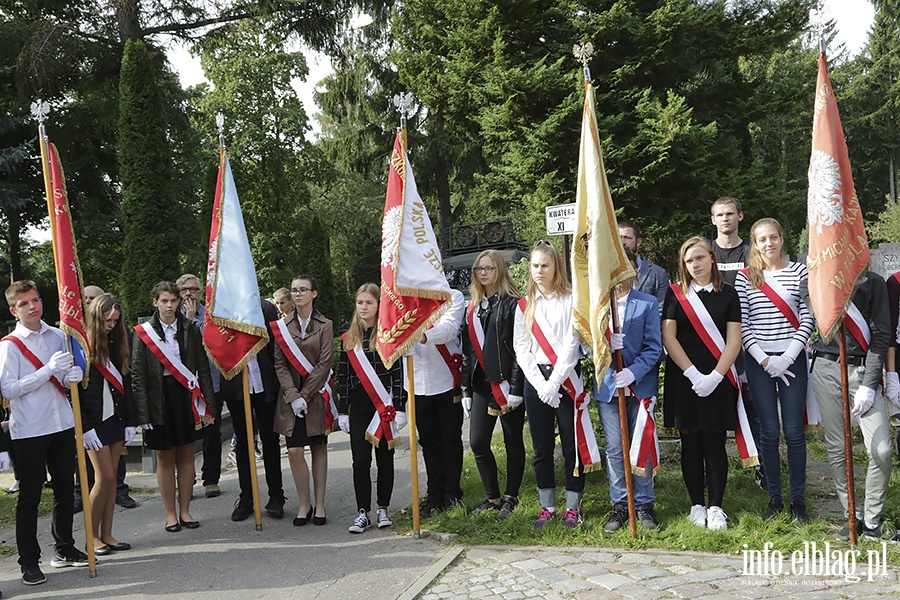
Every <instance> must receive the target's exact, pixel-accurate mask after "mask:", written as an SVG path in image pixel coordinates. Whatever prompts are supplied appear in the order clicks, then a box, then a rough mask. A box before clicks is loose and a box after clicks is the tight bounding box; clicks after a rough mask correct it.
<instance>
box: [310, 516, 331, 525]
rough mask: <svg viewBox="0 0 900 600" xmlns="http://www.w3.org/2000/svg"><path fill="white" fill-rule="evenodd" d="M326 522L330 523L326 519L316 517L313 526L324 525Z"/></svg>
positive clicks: (313, 519)
mask: <svg viewBox="0 0 900 600" xmlns="http://www.w3.org/2000/svg"><path fill="white" fill-rule="evenodd" d="M326 521H328V519H327V518H326V517H315V516H314V517H313V518H312V522H313V525H324V524H325V523H326Z"/></svg>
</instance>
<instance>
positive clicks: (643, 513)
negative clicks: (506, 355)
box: [637, 504, 659, 531]
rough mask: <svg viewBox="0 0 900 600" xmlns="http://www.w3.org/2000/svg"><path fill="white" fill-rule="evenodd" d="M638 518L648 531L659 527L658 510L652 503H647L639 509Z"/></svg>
mask: <svg viewBox="0 0 900 600" xmlns="http://www.w3.org/2000/svg"><path fill="white" fill-rule="evenodd" d="M637 518H638V521H640V522H641V525H643V526H644V529H646V530H647V531H656V530H657V529H659V519H657V518H656V510H654V508H653V505H652V504H645V505H644V506H643V508H641V509H640V510H639V511H638V514H637Z"/></svg>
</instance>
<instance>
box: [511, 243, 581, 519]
mask: <svg viewBox="0 0 900 600" xmlns="http://www.w3.org/2000/svg"><path fill="white" fill-rule="evenodd" d="M529 274H530V277H529V280H528V289H527V292H526V297H525V298H522V299H521V300H519V303H518V310H516V320H515V334H514V348H515V351H516V360H517V361H518V363H519V366H520V367H521V368H522V372H523V373H524V374H525V378H526V383H525V390H524V396H525V409H526V411H527V413H528V423H529V428H530V429H531V442H532V446H533V448H534V472H535V476H536V478H537V486H538V498H539V500H540V504H541V510H540V512H539V513H538V518H537V521H535V523H534V526H533V528H534V529H535V530H540V529H543V528H544V527H545V526H546V525H547V523H549V522H550V521H551V520H552V519H554V518H555V514H556V474H555V469H554V466H553V452H554V449H555V446H556V430H557V426H558V428H559V438H560V442H561V444H562V450H563V457H564V459H565V475H566V511H565V513H564V514H563V517H562V519H563V521H564V522H565V526H566V528H567V529H571V528H574V527H577V526H578V525H579V524H580V523H581V522H582V518H583V517H582V513H581V501H582V496H583V495H584V471H585V466H586V465H585V464H584V463H583V461H579V454H578V452H577V448H576V435H577V430H579V428H580V431H578V433H580V434H581V435H585V434H587V435H588V436H589V439H584V443H585V444H586V445H591V443H592V444H593V446H596V440H595V439H593V433H594V431H593V428H592V427H590V421H589V418H588V423H587V425H588V426H587V427H586V428H585V427H584V424H583V423H582V422H581V421H578V422H577V423H576V420H575V414H576V405H575V403H576V400H578V401H582V402H583V401H584V396H585V390H584V382H583V381H582V379H581V375H580V374H579V373H578V371H577V370H576V368H577V365H578V359H579V357H580V346H579V339H580V338H579V337H578V336H577V335H576V334H575V330H574V329H573V327H572V291H571V290H572V288H571V286H570V285H569V282H568V281H567V280H566V271H565V265H564V263H563V260H562V258H561V257H560V255H559V252H558V251H557V250H556V248H555V247H554V246H553V245H552V244H551V243H550V242H547V241H544V240H540V241H538V242H537V243H536V244H535V245H534V247H533V248H532V250H531V260H530V270H529ZM583 412H584V414H585V415H586V414H587V411H583ZM590 466H591V467H593V468H598V465H590Z"/></svg>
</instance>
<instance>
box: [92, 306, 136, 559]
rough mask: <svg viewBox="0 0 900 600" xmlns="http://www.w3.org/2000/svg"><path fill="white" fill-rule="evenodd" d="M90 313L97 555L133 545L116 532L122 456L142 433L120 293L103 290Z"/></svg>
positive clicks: (95, 550)
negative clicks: (137, 425)
mask: <svg viewBox="0 0 900 600" xmlns="http://www.w3.org/2000/svg"><path fill="white" fill-rule="evenodd" d="M86 316H87V322H86V325H87V336H88V342H89V344H90V347H91V357H90V363H91V369H90V376H89V377H88V385H87V388H86V389H85V390H84V392H83V393H82V394H81V423H82V425H83V427H84V445H85V447H86V448H87V449H88V457H89V458H90V460H91V464H92V465H93V467H94V474H95V476H94V486H93V487H92V488H91V518H92V520H93V528H94V534H93V537H94V554H96V555H97V556H103V555H106V554H109V553H111V552H113V551H120V550H128V549H130V548H131V544H129V543H128V542H120V541H118V540H117V539H116V538H114V537H113V535H112V522H113V510H114V509H115V507H116V470H117V469H118V467H119V455H120V454H121V453H122V445H123V444H127V443H128V442H130V441H131V440H132V439H133V438H134V435H135V432H136V429H135V422H134V418H135V417H134V409H133V397H132V393H131V346H130V345H129V343H128V333H127V332H126V331H125V325H124V324H123V323H122V305H121V304H119V300H118V299H117V298H116V297H115V296H113V295H112V294H101V295H100V296H97V297H96V298H94V300H93V301H92V302H91V303H90V305H88V309H87V315H86Z"/></svg>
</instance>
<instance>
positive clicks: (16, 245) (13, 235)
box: [6, 212, 22, 283]
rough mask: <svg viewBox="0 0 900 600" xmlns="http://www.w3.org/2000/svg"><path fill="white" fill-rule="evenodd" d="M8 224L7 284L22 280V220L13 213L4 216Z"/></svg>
mask: <svg viewBox="0 0 900 600" xmlns="http://www.w3.org/2000/svg"><path fill="white" fill-rule="evenodd" d="M6 217H7V222H8V224H9V231H8V232H7V236H6V238H7V240H9V242H8V247H9V282H10V283H12V282H13V281H18V280H20V279H22V238H21V233H22V232H21V231H20V230H21V227H22V219H21V218H20V217H19V215H18V214H16V213H15V212H11V213H9V214H7V215H6Z"/></svg>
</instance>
